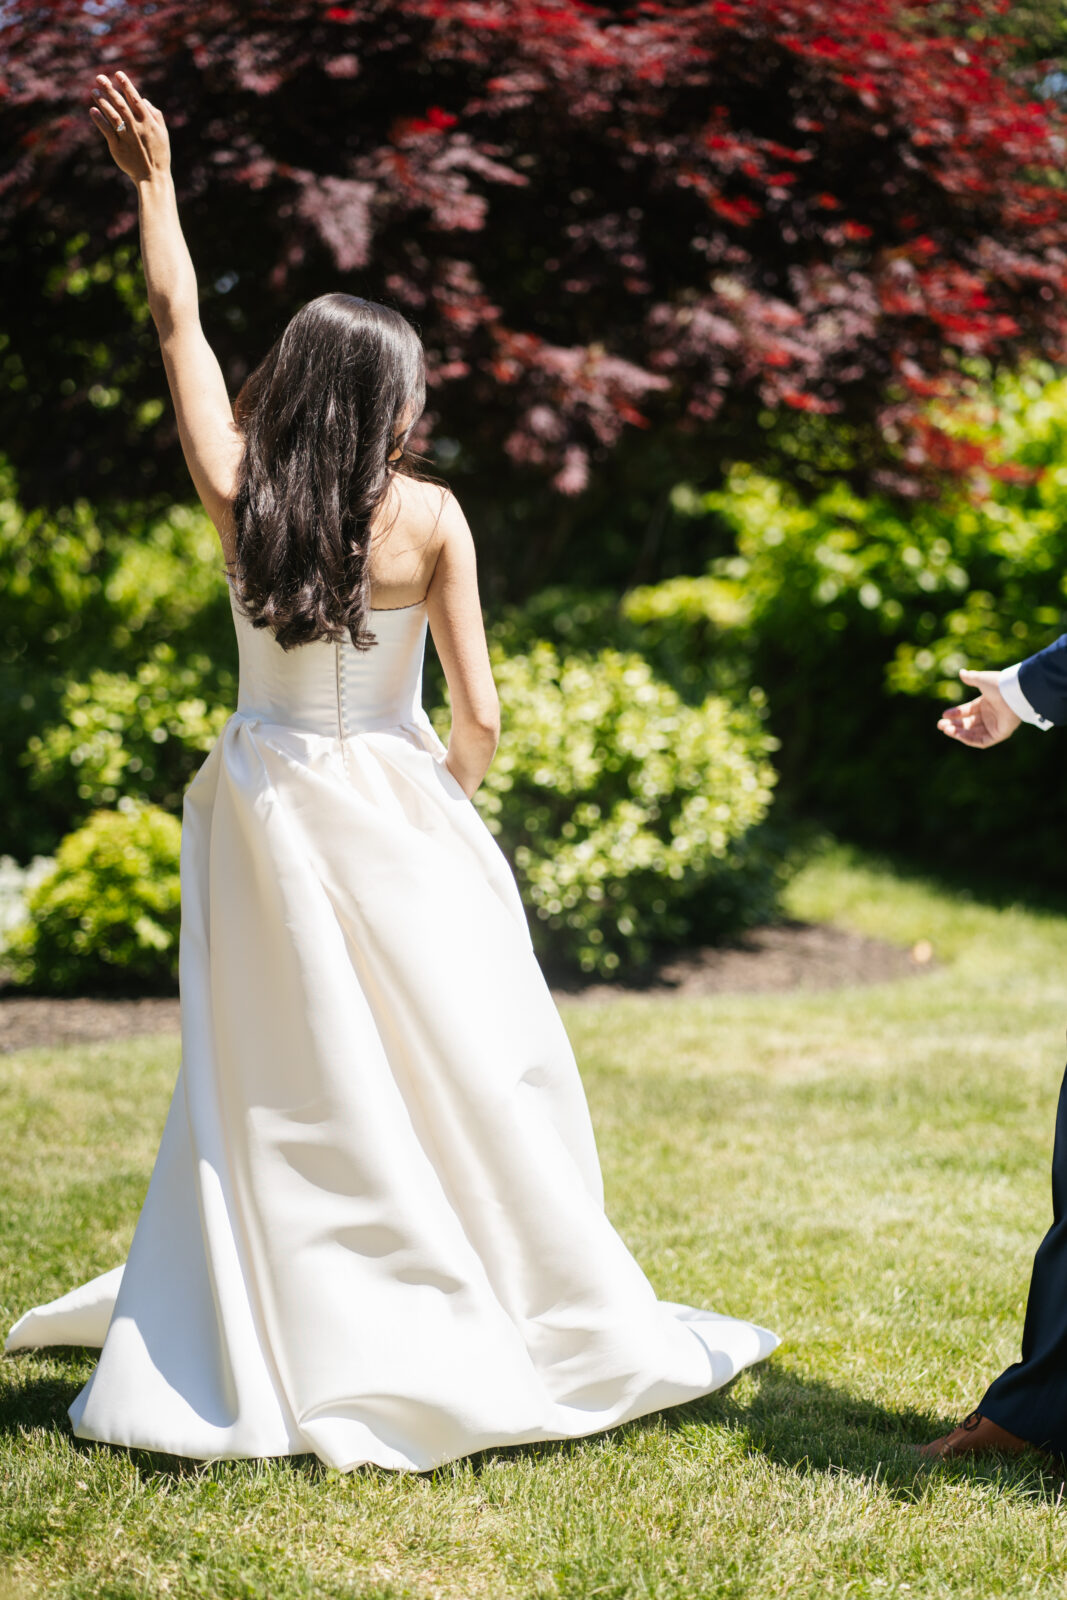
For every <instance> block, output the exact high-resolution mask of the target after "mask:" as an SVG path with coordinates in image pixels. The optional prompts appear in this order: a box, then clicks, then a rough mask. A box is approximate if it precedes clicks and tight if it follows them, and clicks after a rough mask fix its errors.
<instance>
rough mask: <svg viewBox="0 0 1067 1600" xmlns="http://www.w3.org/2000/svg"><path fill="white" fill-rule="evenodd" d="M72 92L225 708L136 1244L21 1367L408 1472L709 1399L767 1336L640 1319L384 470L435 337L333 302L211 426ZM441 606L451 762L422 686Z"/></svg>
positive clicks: (286, 1449) (150, 260) (167, 224)
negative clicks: (153, 384) (90, 1356)
mask: <svg viewBox="0 0 1067 1600" xmlns="http://www.w3.org/2000/svg"><path fill="white" fill-rule="evenodd" d="M95 94H96V101H97V104H95V105H94V106H93V108H92V111H91V113H90V115H91V116H92V117H93V119H94V121H95V123H96V126H97V127H98V128H99V130H100V132H101V133H102V135H103V136H104V138H105V139H106V141H107V145H108V149H109V151H110V153H111V155H112V156H113V158H114V160H115V161H116V163H117V164H118V166H119V167H120V168H121V170H122V171H123V172H124V173H126V174H127V175H128V176H129V177H130V178H131V179H132V180H133V181H134V182H135V184H136V185H137V192H138V198H139V207H140V222H141V243H142V252H143V257H144V268H145V277H146V280H147V286H148V298H149V305H150V307H151V311H152V315H153V317H154V318H155V322H156V326H157V328H158V330H159V336H160V342H161V345H162V351H163V360H164V364H165V367H166V372H167V378H168V381H169V384H170V390H171V394H172V396H173V400H174V406H175V410H176V413H177V420H178V427H179V431H180V435H181V442H182V447H183V449H184V451H185V457H186V460H187V462H188V465H189V470H190V472H191V473H192V477H193V481H194V483H195V485H196V488H197V491H198V493H199V495H200V498H201V499H202V501H203V503H204V505H205V507H206V508H207V511H208V513H209V514H210V516H211V518H212V520H213V522H214V523H215V526H216V527H217V529H218V531H219V535H220V537H221V540H222V548H223V553H224V555H225V559H226V565H227V571H228V574H229V580H230V598H231V605H232V610H233V620H234V626H235V628H236V630H237V638H238V643H239V648H240V692H239V698H238V703H237V709H236V711H235V713H234V714H233V716H232V717H231V718H230V720H229V722H228V724H227V726H226V728H225V729H224V731H223V733H222V735H221V737H220V739H219V741H218V743H217V744H216V746H215V748H214V749H213V751H212V752H211V754H210V755H209V756H208V758H207V760H206V761H205V763H204V765H203V767H202V768H201V770H200V772H199V773H198V774H197V776H196V778H195V779H194V780H193V782H192V784H191V785H190V788H189V790H188V793H187V795H186V798H185V810H184V825H183V832H182V866H181V874H182V932H181V954H180V982H181V1024H182V1066H181V1071H180V1073H179V1076H178V1082H177V1086H176V1088H175V1091H174V1097H173V1100H172V1103H171V1107H170V1112H169V1115H168V1118H167V1122H166V1127H165V1129H164V1133H163V1140H162V1144H161V1146H160V1150H159V1155H158V1157H157V1160H156V1164H155V1169H154V1171H153V1174H152V1180H151V1184H150V1186H149V1190H148V1195H147V1198H146V1200H145V1203H144V1208H143V1210H142V1212H141V1216H140V1219H139V1221H138V1224H137V1230H136V1233H135V1235H134V1239H133V1243H132V1246H131V1248H130V1253H129V1258H128V1260H127V1262H126V1264H125V1267H119V1268H116V1269H115V1270H114V1271H112V1272H108V1273H105V1274H104V1275H103V1277H100V1278H97V1279H95V1280H93V1282H91V1283H89V1284H87V1285H85V1286H83V1287H82V1288H79V1289H75V1290H73V1291H72V1292H71V1293H70V1294H67V1295H64V1296H63V1298H62V1299H60V1300H57V1301H54V1302H52V1303H51V1304H50V1305H45V1306H41V1307H38V1308H36V1309H35V1310H32V1311H29V1312H27V1313H26V1314H25V1316H23V1317H22V1318H21V1319H20V1321H19V1322H18V1323H16V1325H15V1327H14V1328H13V1329H12V1331H11V1334H10V1335H9V1337H8V1341H7V1348H8V1349H9V1350H20V1349H25V1348H30V1347H34V1346H40V1345H49V1344H84V1345H93V1346H99V1347H101V1353H100V1359H99V1361H98V1363H97V1366H96V1368H95V1370H94V1372H93V1375H92V1377H91V1378H90V1380H89V1382H88V1383H87V1384H86V1386H85V1388H84V1389H83V1390H82V1391H81V1393H80V1394H79V1395H78V1396H77V1398H76V1399H75V1401H74V1403H73V1405H72V1406H71V1417H72V1419H73V1423H74V1431H75V1433H76V1434H77V1435H78V1436H79V1437H81V1438H83V1439H97V1440H103V1441H107V1442H109V1443H112V1444H119V1445H128V1446H137V1447H141V1448H145V1449H151V1450H161V1451H169V1452H173V1453H175V1454H178V1455H182V1456H190V1457H194V1458H199V1459H204V1460H209V1459H215V1458H220V1457H255V1456H277V1455H287V1454H293V1453H297V1452H315V1453H316V1454H317V1455H318V1456H319V1457H320V1458H321V1459H322V1460H323V1461H325V1462H327V1463H328V1464H329V1465H331V1466H334V1467H340V1468H352V1467H356V1466H358V1465H360V1464H361V1463H364V1462H374V1463H377V1464H378V1465H380V1466H383V1467H390V1468H399V1469H408V1470H417V1471H421V1470H425V1469H427V1468H430V1467H434V1466H436V1465H438V1464H440V1463H442V1462H445V1461H449V1460H453V1459H455V1458H456V1457H460V1456H465V1455H468V1454H470V1453H471V1452H473V1451H476V1450H483V1449H486V1448H487V1447H490V1446H499V1445H511V1444H519V1443H525V1442H530V1441H534V1440H540V1439H559V1438H572V1437H577V1436H580V1435H584V1434H590V1433H594V1432H596V1431H598V1430H600V1429H603V1428H608V1427H611V1426H613V1425H614V1424H616V1423H620V1422H624V1421H626V1420H627V1419H629V1418H631V1417H637V1416H641V1415H642V1414H644V1413H646V1412H651V1411H656V1410H659V1409H660V1408H662V1407H665V1406H672V1405H677V1404H679V1403H681V1402H683V1401H688V1400H692V1399H694V1398H695V1397H697V1396H699V1395H703V1394H707V1393H709V1392H710V1391H711V1390H713V1389H717V1388H719V1387H720V1386H721V1385H722V1384H725V1383H727V1382H728V1381H729V1380H730V1379H731V1378H733V1377H734V1376H735V1375H736V1374H737V1373H738V1372H739V1371H740V1370H741V1369H742V1368H744V1367H746V1366H748V1365H750V1364H751V1363H752V1362H755V1361H758V1360H760V1359H762V1358H763V1357H764V1356H766V1355H768V1354H769V1353H770V1352H771V1351H772V1350H773V1349H774V1347H775V1345H776V1343H777V1340H776V1338H775V1336H774V1335H773V1334H771V1333H768V1332H767V1331H766V1330H765V1329H763V1328H760V1327H757V1326H755V1325H754V1324H751V1323H748V1322H742V1321H738V1320H735V1319H734V1318H731V1317H725V1316H718V1315H716V1314H715V1313H713V1312H711V1311H699V1310H694V1309H691V1308H689V1307H686V1306H681V1305H674V1304H669V1303H666V1302H661V1301H658V1300H657V1299H656V1296H655V1294H654V1292H653V1290H652V1287H651V1285H650V1284H649V1282H648V1280H647V1279H646V1278H645V1276H644V1274H643V1273H642V1271H641V1269H640V1268H639V1266H638V1265H637V1263H636V1261H635V1260H634V1259H633V1257H632V1256H631V1255H630V1254H629V1252H628V1251H627V1249H626V1247H625V1246H624V1244H623V1243H622V1240H621V1239H620V1238H619V1236H618V1234H617V1233H616V1232H615V1230H614V1229H613V1228H612V1226H611V1224H610V1222H609V1221H608V1219H607V1217H606V1216H605V1213H604V1206H603V1191H602V1185H601V1177H600V1168H599V1164H598V1160H597V1153H596V1146H595V1144H594V1139H593V1133H592V1129H591V1126H590V1122H589V1116H588V1111H587V1109H586V1103H585V1098H584V1094H583V1091H582V1087H581V1083H580V1080H579V1077H578V1073H577V1068H576V1066H575V1063H574V1058H573V1056H572V1053H571V1050H570V1047H569V1044H568V1041H567V1037H566V1034H565V1032H564V1030H563V1026H562V1023H561V1022H560V1019H559V1017H558V1015H557V1013H556V1010H555V1007H554V1006H553V1004H552V1000H551V998H550V995H549V993H548V990H547V989H546V986H545V983H544V980H543V979H542V976H541V973H540V970H539V968H538V966H537V963H536V960H535V958H534V955H533V952H532V949H531V946H530V939H529V933H528V930H527V926H526V921H525V917H524V914H523V909H522V905H521V903H520V900H519V897H518V893H517V890H516V887H515V883H514V879H513V878H512V875H511V872H510V870H509V868H508V866H507V864H506V862H505V860H504V858H503V856H502V855H501V853H500V851H499V850H498V848H497V846H496V844H495V842H494V841H493V839H492V837H491V835H490V834H489V833H488V831H487V830H486V828H485V827H484V825H483V824H482V822H481V820H480V819H479V817H478V814H477V812H476V810H475V809H474V807H473V806H472V805H471V803H470V799H469V797H470V796H471V795H472V794H474V792H475V790H476V789H477V788H478V785H479V783H480V782H481V780H482V778H483V777H484V775H485V772H486V769H487V767H488V765H489V762H490V760H491V759H492V755H493V752H494V749H495V747H496V739H497V729H498V708H497V698H496V691H495V688H494V685H493V679H492V676H491V673H490V668H489V659H488V653H487V650H486V644H485V635H484V632H483V627H482V618H481V611H480V607H479V602H478V591H477V582H476V576H475V563H474V550H473V545H472V541H471V535H470V531H469V529H468V527H467V524H466V521H465V519H464V517H463V513H462V512H461V510H460V508H459V506H458V505H457V503H456V501H455V500H454V499H453V498H452V496H451V495H450V494H448V493H444V492H442V491H441V490H440V489H439V488H437V487H434V486H431V485H428V484H425V483H423V482H420V481H419V480H417V479H415V478H413V477H410V476H406V475H404V473H403V465H404V458H403V452H404V446H405V441H406V438H407V435H408V434H409V432H410V430H411V428H412V427H413V425H414V423H415V422H416V420H417V418H418V417H419V415H420V413H421V410H422V406H423V399H424V386H423V384H424V380H423V361H422V348H421V345H420V343H419V340H418V338H417V336H416V334H415V332H414V330H413V329H412V328H411V326H410V325H409V324H408V323H407V322H406V321H405V320H404V318H403V317H401V316H400V315H399V314H398V313H397V312H395V311H392V310H389V309H387V308H386V307H384V306H381V305H376V304H374V303H372V302H370V301H366V300H362V299H357V298H355V297H353V296H351V295H347V294H327V295H324V296H322V297H321V298H320V299H318V300H314V301H312V302H311V303H310V304H309V305H306V306H304V307H303V309H302V310H300V311H299V312H298V313H297V314H296V316H295V317H294V318H293V320H292V322H290V324H289V326H288V327H287V328H286V329H285V332H284V333H283V334H282V336H281V338H280V339H279V341H278V343H277V344H276V345H275V347H274V349H273V350H271V352H270V354H269V355H268V356H267V357H266V359H265V360H264V361H263V363H262V365H261V366H260V367H258V368H257V370H256V371H255V372H254V373H253V374H252V376H251V377H250V378H249V379H248V381H247V383H246V384H245V386H244V388H243V389H242V390H241V393H240V394H239V396H238V398H237V402H236V406H235V407H234V408H231V405H230V401H229V399H228V397H227V394H226V389H225V386H224V382H223V378H222V374H221V371H220V369H219V366H218V363H217V361H216V360H215V357H214V355H213V354H212V352H211V349H210V348H209V346H208V344H207V342H206V340H205V338H204V335H203V333H202V331H201V327H200V320H199V312H198V306H197V290H196V281H195V277H194V274H193V267H192V262H191V260H190V258H189V253H188V250H187V248H186V245H185V241H184V239H183V236H182V232H181V228H180V224H179V221H178V211H177V205H176V201H175V194H174V189H173V186H172V183H171V178H170V154H169V142H168V137H167V130H166V126H165V124H164V120H163V117H162V115H161V114H160V112H159V111H158V110H157V109H156V108H155V107H154V106H153V105H152V104H151V103H150V102H149V101H147V100H145V99H144V98H143V97H142V96H141V95H140V94H139V93H138V92H137V90H136V88H135V87H134V85H133V83H131V81H130V80H129V78H128V77H127V76H126V75H125V74H123V73H120V74H118V76H117V80H116V82H115V83H112V82H110V81H109V80H108V79H107V78H106V77H103V76H101V77H99V78H98V79H97V80H96V91H95ZM394 464H395V465H394ZM427 624H429V628H430V630H431V632H432V634H433V639H434V643H435V645H436V647H437V650H438V652H439V654H440V658H441V662H442V665H443V667H444V670H445V676H446V678H447V681H448V687H449V692H450V696H451V703H452V727H451V732H450V735H449V740H448V747H447V750H446V749H445V748H444V747H443V746H442V745H441V744H440V742H439V741H438V740H437V738H436V736H435V735H434V733H433V731H432V729H431V727H430V724H429V722H428V720H427V718H426V716H425V713H424V712H423V710H422V707H421V704H420V680H421V670H422V655H423V647H424V642H425V635H426V628H427Z"/></svg>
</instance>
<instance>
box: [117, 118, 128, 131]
mask: <svg viewBox="0 0 1067 1600" xmlns="http://www.w3.org/2000/svg"><path fill="white" fill-rule="evenodd" d="M115 132H116V133H125V132H126V124H125V122H123V120H122V118H121V117H120V118H119V125H118V127H117V128H116V129H115Z"/></svg>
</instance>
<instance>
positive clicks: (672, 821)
mask: <svg viewBox="0 0 1067 1600" xmlns="http://www.w3.org/2000/svg"><path fill="white" fill-rule="evenodd" d="M494 671H495V674H496V678H497V683H498V686H499V689H500V697H501V702H502V705H503V713H504V729H503V734H502V737H501V741H500V749H499V751H498V752H497V756H496V759H495V761H494V762H493V765H492V767H491V768H490V769H489V773H488V776H487V778H486V780H485V784H484V786H483V788H482V789H481V790H480V791H479V793H478V796H477V804H478V807H479V809H480V811H481V813H482V816H483V817H484V818H485V821H486V822H487V824H488V826H489V827H490V829H491V830H492V831H493V832H494V833H495V834H496V836H497V838H498V840H499V841H500V843H501V845H502V846H503V848H504V850H505V852H506V853H507V854H508V855H509V856H510V858H511V860H512V861H513V863H514V866H515V869H516V874H517V877H518V880H519V885H520V889H521V891H522V895H523V898H524V901H525V903H526V905H527V907H528V909H529V910H530V911H531V912H532V926H533V931H534V938H535V942H536V943H537V945H538V947H539V949H540V950H541V951H543V952H544V953H545V954H546V955H547V956H549V957H551V958H553V959H554V960H556V961H559V962H563V963H566V964H570V965H577V966H579V967H581V968H582V969H583V970H584V971H587V972H598V973H602V974H610V973H612V972H615V971H617V970H618V969H619V968H620V967H622V966H632V965H635V964H638V963H640V962H642V961H644V960H645V959H646V958H647V957H648V955H649V954H650V952H651V950H652V947H653V945H654V944H678V943H681V942H684V941H686V940H688V939H691V938H693V937H701V938H708V937H712V936H715V935H719V936H721V935H722V934H724V933H726V932H728V931H731V930H733V929H736V928H739V927H743V926H746V925H750V924H752V923H753V922H755V921H759V920H761V919H762V918H763V917H765V916H766V915H768V914H769V912H770V911H771V910H772V909H773V904H774V898H775V892H776V888H777V884H778V873H779V857H778V855H777V854H776V852H775V851H774V850H773V849H772V847H771V845H770V843H769V841H768V839H767V837H766V835H765V834H764V833H762V831H761V827H760V825H761V824H762V823H763V821H764V818H765V817H766V814H767V810H768V807H769V805H770V800H771V790H772V786H773V783H774V773H773V769H772V767H771V764H770V761H769V759H768V754H769V751H770V749H771V748H772V743H773V741H771V740H770V739H769V738H768V736H767V734H766V733H765V732H764V730H763V728H762V727H761V724H760V719H759V716H758V715H757V712H756V710H755V709H754V708H752V707H743V708H737V707H731V706H730V705H728V704H727V703H726V702H725V701H723V700H721V699H718V698H711V699H708V700H706V701H705V702H704V703H703V704H702V705H700V706H688V705H686V704H685V703H684V702H683V701H682V700H681V699H680V697H679V696H678V695H677V694H676V693H675V692H674V690H673V689H671V688H670V687H669V686H668V685H667V684H665V683H662V682H660V681H658V680H657V679H656V678H655V677H654V675H653V673H652V671H651V669H650V668H649V666H648V664H647V662H645V661H643V660H641V658H640V657H638V656H635V655H623V654H620V653H619V652H617V651H611V650H604V651H600V652H599V653H597V654H596V655H591V654H583V655H574V656H561V655H559V654H558V653H557V651H556V650H555V649H554V648H553V647H552V646H551V645H550V644H548V643H546V642H542V643H540V644H536V645H535V646H534V647H533V648H532V649H531V650H530V651H528V652H527V653H526V654H523V655H517V656H505V655H504V654H503V653H502V652H501V650H500V649H499V647H496V649H495V650H494ZM437 720H438V725H439V728H440V730H441V731H442V733H445V732H447V722H448V714H447V711H445V710H442V711H441V712H440V713H439V714H438V719H437Z"/></svg>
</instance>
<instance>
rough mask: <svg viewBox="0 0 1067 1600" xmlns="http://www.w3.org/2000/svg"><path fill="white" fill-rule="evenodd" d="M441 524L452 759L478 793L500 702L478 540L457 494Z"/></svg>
mask: <svg viewBox="0 0 1067 1600" xmlns="http://www.w3.org/2000/svg"><path fill="white" fill-rule="evenodd" d="M438 526H439V528H440V530H441V534H442V540H441V546H440V550H439V552H438V556H437V565H436V566H435V568H434V574H433V578H432V579H431V581H430V587H429V590H428V591H427V596H426V600H427V611H428V615H429V622H430V632H431V633H432V634H433V642H434V645H435V647H436V649H437V654H438V655H439V656H440V658H441V665H442V667H443V668H444V673H445V680H446V682H447V684H448V695H449V699H450V701H451V703H452V728H451V732H450V734H449V738H448V755H447V757H446V762H447V766H448V770H449V771H450V772H451V773H452V776H453V777H454V778H455V779H456V780H457V782H458V783H459V784H460V786H461V787H462V789H463V790H464V792H465V793H466V794H468V795H472V794H474V792H475V790H476V789H477V788H478V785H479V784H480V783H481V781H482V779H483V778H484V777H485V774H486V773H487V772H488V770H489V763H490V762H491V761H492V759H493V756H494V754H495V752H496V746H497V740H498V739H499V737H500V701H499V699H498V697H497V692H496V684H495V683H494V682H493V673H492V668H491V667H490V665H489V650H488V647H487V645H486V642H485V627H484V625H483V623H482V608H481V603H480V601H479V599H478V572H477V566H476V563H475V557H474V540H473V539H472V537H471V531H470V528H469V527H468V526H467V519H466V517H465V516H464V515H463V512H462V511H461V510H460V506H459V502H458V500H456V499H455V497H454V496H453V495H451V494H447V493H446V495H445V499H444V504H443V506H442V510H441V518H440V522H439V524H438Z"/></svg>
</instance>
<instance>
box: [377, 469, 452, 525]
mask: <svg viewBox="0 0 1067 1600" xmlns="http://www.w3.org/2000/svg"><path fill="white" fill-rule="evenodd" d="M393 482H394V486H395V488H396V491H397V493H398V495H399V497H400V508H401V514H402V515H404V516H408V517H411V518H413V519H415V520H417V521H419V522H423V523H428V524H429V525H430V526H432V527H436V526H437V525H438V524H439V523H440V522H442V521H447V520H448V518H449V517H450V516H451V515H454V513H455V510H456V509H458V501H457V500H456V497H455V495H454V494H453V493H452V491H451V489H449V488H447V487H446V486H445V485H444V484H443V483H437V482H435V481H434V480H433V479H430V478H408V477H405V476H403V475H401V474H398V475H397V477H396V478H395V479H394V480H393Z"/></svg>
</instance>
